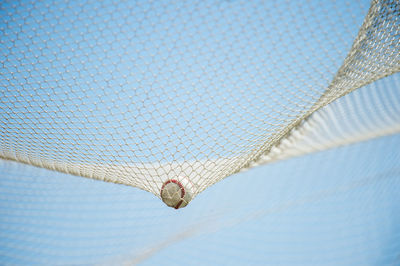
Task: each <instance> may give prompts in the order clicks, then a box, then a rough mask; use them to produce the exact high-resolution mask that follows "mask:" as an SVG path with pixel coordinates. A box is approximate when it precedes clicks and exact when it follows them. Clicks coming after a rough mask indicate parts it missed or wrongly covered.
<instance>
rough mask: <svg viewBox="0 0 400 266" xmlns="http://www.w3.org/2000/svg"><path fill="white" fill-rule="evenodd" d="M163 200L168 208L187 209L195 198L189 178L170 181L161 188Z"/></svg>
mask: <svg viewBox="0 0 400 266" xmlns="http://www.w3.org/2000/svg"><path fill="white" fill-rule="evenodd" d="M160 195H161V199H162V201H163V202H164V203H165V204H167V206H169V207H172V208H175V209H179V208H183V207H186V205H188V204H189V202H190V201H191V200H192V197H193V184H192V182H190V180H189V179H187V178H176V179H168V180H167V181H165V182H164V184H163V185H162V187H161V192H160Z"/></svg>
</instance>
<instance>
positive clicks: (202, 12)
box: [0, 0, 400, 197]
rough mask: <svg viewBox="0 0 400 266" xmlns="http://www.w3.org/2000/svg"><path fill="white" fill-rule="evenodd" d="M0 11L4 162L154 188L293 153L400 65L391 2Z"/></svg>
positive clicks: (17, 7) (45, 6)
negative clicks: (322, 117)
mask: <svg viewBox="0 0 400 266" xmlns="http://www.w3.org/2000/svg"><path fill="white" fill-rule="evenodd" d="M0 14H1V15H0V19H1V22H0V32H1V37H0V45H1V46H0V53H1V54H0V60H1V64H2V65H1V77H0V82H1V90H0V121H1V122H0V135H1V138H0V157H2V158H5V159H11V160H16V161H19V162H24V163H28V164H32V165H36V166H41V167H45V168H48V169H53V170H57V171H62V172H66V173H71V174H75V175H80V176H84V177H89V178H95V179H100V180H104V181H110V182H115V183H122V184H126V185H131V186H134V187H138V188H141V189H144V190H147V191H149V192H152V193H153V194H155V195H157V196H158V197H160V190H161V188H162V186H163V184H164V183H165V182H166V181H167V180H169V179H172V178H184V179H185V180H188V182H189V183H190V186H191V190H192V193H193V195H194V196H196V195H197V194H198V193H200V192H201V191H203V190H204V189H206V188H207V187H209V186H211V185H212V184H214V183H216V182H218V181H219V180H221V179H223V178H225V177H227V176H229V175H232V174H234V173H237V172H239V171H241V170H243V169H246V168H248V167H251V166H253V165H257V164H260V163H265V162H269V161H270V160H272V159H271V158H275V159H276V158H278V159H279V158H285V156H286V155H287V154H286V153H285V152H286V150H285V149H281V148H282V143H283V141H284V140H285V139H290V138H291V136H293V135H295V134H298V132H303V131H302V130H300V131H298V129H301V128H302V127H304V126H306V125H305V124H306V123H308V121H309V119H311V120H312V114H313V113H314V112H315V111H317V110H318V109H320V108H321V107H323V106H325V105H327V104H329V103H331V102H332V101H334V100H335V99H337V98H339V97H341V96H343V95H345V94H347V93H349V92H351V91H353V90H355V89H357V88H360V87H362V86H364V85H367V84H370V83H372V82H374V81H376V80H378V79H380V78H383V77H386V76H388V75H391V74H393V73H395V72H398V71H399V70H400V3H399V2H398V1H396V0H391V1H390V0H388V1H377V0H376V1H372V3H369V2H367V1H351V2H336V1H327V2H324V3H321V2H320V1H309V2H307V3H306V4H305V3H302V2H300V1H291V2H289V1H277V2H273V3H271V2H268V1H188V2H182V1H165V2H158V1H154V2H153V1H137V2H136V1H126V2H125V1H104V2H102V1H77V2H73V1H43V2H25V1H21V2H4V3H2V4H1V10H0ZM327 119H329V117H328V118H327ZM328 122H329V121H328ZM378 135H379V134H378ZM328 146H329V145H328ZM277 147H281V148H277ZM274 149H275V151H274ZM277 150H279V152H278V153H279V154H278V155H277V154H276V153H277V152H276V151H277ZM288 150H290V149H288ZM310 150H313V149H310ZM271 153H272V155H273V156H271Z"/></svg>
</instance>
